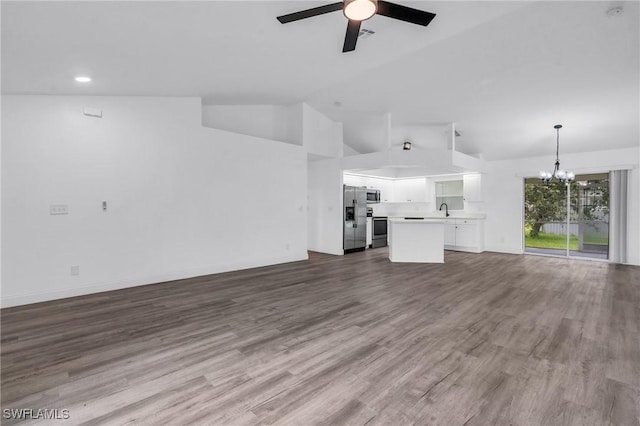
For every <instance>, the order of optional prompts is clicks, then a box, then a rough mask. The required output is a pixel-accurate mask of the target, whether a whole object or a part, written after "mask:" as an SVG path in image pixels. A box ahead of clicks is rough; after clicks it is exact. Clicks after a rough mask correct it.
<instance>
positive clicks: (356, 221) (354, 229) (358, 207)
mask: <svg viewBox="0 0 640 426" xmlns="http://www.w3.org/2000/svg"><path fill="white" fill-rule="evenodd" d="M343 219H344V222H343V223H344V240H343V248H344V252H345V253H350V252H354V251H360V250H364V249H365V248H366V246H367V189H366V188H365V187H364V186H363V187H359V186H349V185H344V209H343Z"/></svg>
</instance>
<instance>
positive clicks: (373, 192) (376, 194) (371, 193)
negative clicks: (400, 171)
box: [367, 188, 380, 204]
mask: <svg viewBox="0 0 640 426" xmlns="http://www.w3.org/2000/svg"><path fill="white" fill-rule="evenodd" d="M379 202H380V190H379V189H372V188H367V204H373V203H379Z"/></svg>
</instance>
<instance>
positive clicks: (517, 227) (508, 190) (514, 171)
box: [482, 148, 640, 265]
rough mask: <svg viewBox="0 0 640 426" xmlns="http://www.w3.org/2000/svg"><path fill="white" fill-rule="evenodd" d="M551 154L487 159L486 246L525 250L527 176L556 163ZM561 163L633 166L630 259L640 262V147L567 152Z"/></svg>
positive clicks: (589, 168)
mask: <svg viewBox="0 0 640 426" xmlns="http://www.w3.org/2000/svg"><path fill="white" fill-rule="evenodd" d="M553 160H554V159H553V158H551V157H548V156H547V157H532V158H523V159H511V160H503V161H490V162H487V167H488V171H487V173H486V174H483V176H482V185H483V194H484V197H485V202H484V208H485V211H486V214H487V220H486V224H485V249H486V250H489V251H497V252H505V253H522V252H523V224H522V222H523V202H524V200H523V192H524V186H523V185H524V184H523V178H524V177H527V176H529V177H532V176H537V175H538V171H539V170H540V169H545V168H549V167H551V166H553ZM560 160H561V162H562V167H563V168H566V169H570V170H572V171H574V172H575V173H597V172H608V171H609V170H614V169H622V168H624V169H627V168H631V169H632V171H631V173H630V185H629V205H628V208H629V211H628V214H627V217H628V221H629V223H628V224H627V231H628V233H629V238H628V239H627V241H628V247H627V254H628V263H631V264H634V265H640V238H639V237H640V203H639V202H638V199H639V198H640V177H639V175H640V172H639V170H638V165H639V163H640V154H639V149H638V148H628V149H618V150H607V151H597V152H586V153H577V154H564V155H562V157H561V158H560Z"/></svg>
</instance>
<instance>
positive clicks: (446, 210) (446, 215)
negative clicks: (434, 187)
mask: <svg viewBox="0 0 640 426" xmlns="http://www.w3.org/2000/svg"><path fill="white" fill-rule="evenodd" d="M442 206H444V208H445V217H449V216H450V215H449V206H448V205H447V203H442V204H440V211H442Z"/></svg>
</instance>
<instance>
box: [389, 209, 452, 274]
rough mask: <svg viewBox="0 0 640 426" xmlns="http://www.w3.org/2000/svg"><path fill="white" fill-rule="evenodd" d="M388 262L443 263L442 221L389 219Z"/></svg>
mask: <svg viewBox="0 0 640 426" xmlns="http://www.w3.org/2000/svg"><path fill="white" fill-rule="evenodd" d="M388 241H389V260H391V261H392V262H413V263H416V262H418V263H444V220H443V219H405V218H390V219H389V227H388Z"/></svg>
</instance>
